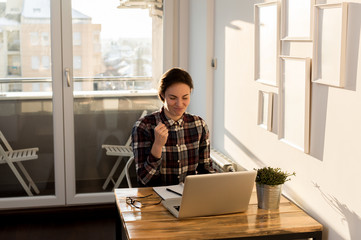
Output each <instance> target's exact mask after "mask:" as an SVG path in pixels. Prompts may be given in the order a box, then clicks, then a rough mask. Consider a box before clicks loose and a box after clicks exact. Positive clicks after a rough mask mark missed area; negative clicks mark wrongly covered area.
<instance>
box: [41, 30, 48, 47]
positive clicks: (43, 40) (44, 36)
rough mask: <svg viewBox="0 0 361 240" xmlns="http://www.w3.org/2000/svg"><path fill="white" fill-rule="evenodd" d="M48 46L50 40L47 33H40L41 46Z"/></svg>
mask: <svg viewBox="0 0 361 240" xmlns="http://www.w3.org/2000/svg"><path fill="white" fill-rule="evenodd" d="M49 44H50V38H49V33H48V32H42V33H41V45H43V46H49Z"/></svg>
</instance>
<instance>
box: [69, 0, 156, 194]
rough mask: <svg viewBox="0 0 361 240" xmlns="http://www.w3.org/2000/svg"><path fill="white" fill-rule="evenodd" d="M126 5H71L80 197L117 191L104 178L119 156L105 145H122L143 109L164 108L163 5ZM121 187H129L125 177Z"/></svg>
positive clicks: (85, 0) (78, 1)
mask: <svg viewBox="0 0 361 240" xmlns="http://www.w3.org/2000/svg"><path fill="white" fill-rule="evenodd" d="M123 2H127V4H125V5H124V4H122V6H120V4H121V3H120V1H119V0H107V1H103V0H91V1H89V0H73V1H72V18H73V20H72V22H73V28H72V29H73V30H72V31H73V32H72V33H73V82H74V128H75V129H74V132H75V167H76V169H75V172H76V192H77V193H89V192H103V191H111V190H112V189H113V186H114V184H113V182H111V181H110V182H109V184H106V178H107V177H108V176H109V173H110V172H111V169H112V167H113V165H114V164H115V162H116V159H117V157H114V156H107V155H106V152H105V150H104V149H102V145H103V144H115V145H124V144H125V143H126V142H127V140H128V138H129V136H130V134H131V129H132V126H133V124H134V123H135V121H136V120H137V119H138V118H139V117H140V115H141V113H142V112H143V110H148V111H149V112H151V111H154V110H156V109H158V108H159V107H160V101H159V100H158V98H157V94H156V92H157V91H156V86H157V80H158V79H159V76H160V74H159V73H160V72H161V66H162V65H163V64H162V59H161V57H160V56H162V41H159V39H162V1H158V3H159V4H160V5H157V6H155V5H154V4H151V3H150V2H149V1H144V3H142V1H136V2H137V6H131V5H132V2H131V1H123ZM134 7H135V8H134ZM125 160H127V158H124V159H123V161H122V162H121V163H120V165H119V167H118V168H117V169H116V172H115V175H114V180H115V181H116V180H117V178H118V175H119V174H120V173H121V172H122V170H123V168H124V165H125ZM120 187H127V184H126V180H125V177H124V179H123V181H121V184H120Z"/></svg>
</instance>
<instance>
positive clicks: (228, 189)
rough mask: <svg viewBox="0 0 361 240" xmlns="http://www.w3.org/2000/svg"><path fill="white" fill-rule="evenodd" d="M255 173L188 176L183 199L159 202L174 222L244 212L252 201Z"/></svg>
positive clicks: (242, 172) (169, 199)
mask: <svg viewBox="0 0 361 240" xmlns="http://www.w3.org/2000/svg"><path fill="white" fill-rule="evenodd" d="M256 175H257V172H256V171H241V172H227V173H214V174H201V175H189V176H187V177H186V179H185V182H184V188H183V193H182V197H178V198H168V199H165V200H163V201H162V203H163V205H164V207H165V208H167V209H168V210H169V211H170V212H171V213H172V214H173V215H174V216H175V217H177V218H188V217H200V216H211V215H220V214H228V213H236V212H244V211H246V210H247V208H248V204H249V201H250V199H251V194H252V190H253V187H254V182H255V179H256Z"/></svg>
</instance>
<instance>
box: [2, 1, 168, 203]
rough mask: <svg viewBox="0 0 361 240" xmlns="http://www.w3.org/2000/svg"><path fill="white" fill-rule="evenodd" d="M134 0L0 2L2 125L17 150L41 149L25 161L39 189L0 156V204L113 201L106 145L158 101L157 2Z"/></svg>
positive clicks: (160, 39) (159, 36) (160, 65)
mask: <svg viewBox="0 0 361 240" xmlns="http://www.w3.org/2000/svg"><path fill="white" fill-rule="evenodd" d="M22 2H23V3H22ZM132 2H133V1H119V0H107V1H103V0H91V1H89V0H62V1H51V0H45V1H44V0H42V1H33V0H23V1H7V2H6V3H5V4H0V57H1V59H2V60H4V59H5V61H2V60H1V61H0V64H1V65H2V67H1V68H0V91H1V92H0V109H1V111H0V131H2V133H3V134H4V135H5V137H6V138H7V140H8V141H9V143H10V144H11V145H12V147H13V148H14V149H19V148H29V147H38V148H39V151H38V153H37V154H38V158H37V159H35V160H29V161H26V162H24V163H23V165H24V167H25V168H26V169H27V172H28V173H29V175H30V176H31V177H32V179H33V180H34V182H35V183H36V185H37V186H38V188H39V193H35V192H33V194H32V195H28V194H27V193H26V191H24V189H23V188H22V186H21V184H20V183H19V179H18V177H17V176H16V174H15V173H14V172H13V171H12V170H11V168H10V167H9V166H7V165H6V164H0V206H1V207H0V209H5V208H7V209H8V208H19V207H37V206H39V207H40V206H41V207H43V206H59V205H75V204H90V203H105V202H113V201H114V196H113V187H114V184H113V183H112V182H110V183H109V184H107V185H105V184H104V183H105V180H106V178H107V177H108V175H109V173H110V171H111V169H112V167H113V165H114V163H115V162H116V160H117V158H116V157H111V156H107V155H106V153H105V151H104V150H103V149H102V145H103V144H116V145H122V144H124V143H125V142H126V140H127V139H128V138H129V136H130V134H131V128H132V126H133V124H134V123H135V121H136V120H137V119H138V118H139V116H140V114H141V113H142V112H143V111H144V110H147V111H149V112H151V111H154V110H156V109H158V108H159V107H160V102H159V100H158V99H157V94H156V85H157V79H159V77H160V75H161V73H162V72H163V63H162V59H163V52H162V51H163V26H162V22H163V6H162V1H161V0H158V1H153V2H152V3H150V2H149V1H144V3H142V2H141V1H135V2H134V3H135V4H136V5H132V4H134V3H132ZM142 4H143V5H142ZM123 166H124V162H122V163H121V165H120V166H119V168H118V169H117V171H116V175H115V177H117V176H118V175H119V173H120V172H121V171H122V168H123ZM21 175H22V177H24V176H23V174H22V173H21ZM119 187H127V185H126V181H125V179H124V180H123V181H122V182H121V183H120V186H119Z"/></svg>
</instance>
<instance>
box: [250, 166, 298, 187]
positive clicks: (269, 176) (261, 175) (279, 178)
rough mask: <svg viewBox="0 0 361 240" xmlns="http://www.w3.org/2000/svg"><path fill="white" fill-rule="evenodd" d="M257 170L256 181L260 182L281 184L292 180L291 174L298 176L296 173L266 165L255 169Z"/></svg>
mask: <svg viewBox="0 0 361 240" xmlns="http://www.w3.org/2000/svg"><path fill="white" fill-rule="evenodd" d="M254 170H256V171H257V176H256V182H257V183H259V184H267V185H279V184H284V183H285V182H287V181H289V180H291V179H290V176H296V173H295V172H293V173H288V172H284V171H281V169H280V168H272V167H264V168H260V169H254Z"/></svg>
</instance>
